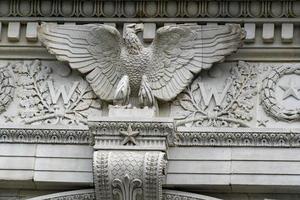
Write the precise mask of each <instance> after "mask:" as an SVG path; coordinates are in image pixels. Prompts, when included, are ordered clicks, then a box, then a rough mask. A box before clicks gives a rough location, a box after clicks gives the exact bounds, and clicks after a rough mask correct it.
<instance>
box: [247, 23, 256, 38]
mask: <svg viewBox="0 0 300 200" xmlns="http://www.w3.org/2000/svg"><path fill="white" fill-rule="evenodd" d="M244 29H245V31H246V38H245V40H244V41H245V42H254V40H255V31H256V25H255V23H245V24H244Z"/></svg>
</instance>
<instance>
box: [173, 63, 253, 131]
mask: <svg viewBox="0 0 300 200" xmlns="http://www.w3.org/2000/svg"><path fill="white" fill-rule="evenodd" d="M230 74H231V76H230V77H229V78H228V79H227V81H230V82H231V83H232V84H231V86H230V88H229V90H228V92H227V93H226V95H225V99H224V102H223V103H222V105H221V106H214V108H213V109H208V107H207V106H205V105H204V101H203V98H202V94H201V91H200V86H199V81H200V80H198V79H199V78H200V77H198V79H195V80H194V82H193V83H192V84H191V85H190V86H189V87H188V88H187V89H186V90H185V91H184V92H182V93H181V94H180V95H179V96H178V98H177V101H175V102H174V103H175V105H176V104H179V106H180V107H181V108H182V109H183V111H181V116H178V117H177V118H176V119H177V123H176V124H177V126H180V125H184V124H187V123H192V126H213V127H248V125H247V123H246V122H247V121H251V120H252V114H251V110H252V109H253V107H254V103H253V101H251V99H252V98H253V97H254V96H255V95H256V84H257V82H256V79H255V78H256V76H257V74H256V67H255V66H253V65H250V64H249V63H247V62H243V61H239V62H238V65H237V66H234V67H232V68H231V70H230Z"/></svg>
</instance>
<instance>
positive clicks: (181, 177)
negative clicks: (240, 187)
mask: <svg viewBox="0 0 300 200" xmlns="http://www.w3.org/2000/svg"><path fill="white" fill-rule="evenodd" d="M166 184H170V185H175V186H178V185H180V186H184V185H229V184H230V176H229V175H224V174H222V175H214V174H170V175H168V176H167V181H166Z"/></svg>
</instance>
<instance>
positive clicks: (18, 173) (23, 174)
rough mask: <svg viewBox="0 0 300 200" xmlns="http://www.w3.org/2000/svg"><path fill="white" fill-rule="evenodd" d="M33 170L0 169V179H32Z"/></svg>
mask: <svg viewBox="0 0 300 200" xmlns="http://www.w3.org/2000/svg"><path fill="white" fill-rule="evenodd" d="M32 179H33V171H31V170H0V180H1V182H2V181H3V180H7V181H8V180H16V181H23V180H32Z"/></svg>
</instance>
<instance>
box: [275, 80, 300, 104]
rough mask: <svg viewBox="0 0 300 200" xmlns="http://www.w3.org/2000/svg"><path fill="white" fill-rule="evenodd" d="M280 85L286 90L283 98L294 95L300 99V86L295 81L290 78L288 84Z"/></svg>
mask: <svg viewBox="0 0 300 200" xmlns="http://www.w3.org/2000/svg"><path fill="white" fill-rule="evenodd" d="M279 87H280V88H281V89H282V90H284V93H283V96H282V100H285V99H287V98H288V97H290V96H292V97H294V98H295V99H298V100H300V95H299V92H298V90H300V86H297V85H296V84H295V83H294V82H292V81H291V79H289V82H288V84H287V85H286V84H281V85H279Z"/></svg>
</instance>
